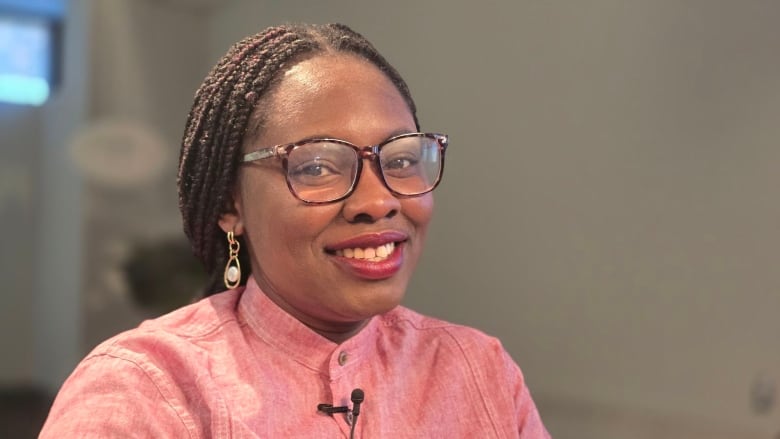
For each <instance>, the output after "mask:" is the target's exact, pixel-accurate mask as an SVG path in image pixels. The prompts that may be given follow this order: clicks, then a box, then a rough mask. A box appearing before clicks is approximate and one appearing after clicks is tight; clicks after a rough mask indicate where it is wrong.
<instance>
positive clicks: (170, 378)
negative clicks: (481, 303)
mask: <svg viewBox="0 0 780 439" xmlns="http://www.w3.org/2000/svg"><path fill="white" fill-rule="evenodd" d="M355 388H361V389H363V391H364V393H365V400H364V402H363V404H362V405H361V409H360V415H359V416H358V417H357V423H356V428H355V437H359V438H523V439H530V438H534V439H535V438H549V437H550V436H549V434H548V433H547V431H546V429H545V427H544V426H543V424H542V422H541V420H540V417H539V413H538V411H537V409H536V406H535V405H534V402H533V400H532V399H531V396H530V394H529V391H528V388H527V387H526V385H525V382H524V380H523V375H522V373H521V372H520V369H519V368H518V367H517V365H516V364H515V363H514V361H512V359H511V358H510V357H509V355H508V354H507V352H506V351H505V350H504V349H503V348H502V346H501V344H500V342H499V341H498V340H496V339H495V338H492V337H489V336H486V335H484V334H483V333H481V332H479V331H477V330H474V329H471V328H467V327H464V326H459V325H453V324H450V323H446V322H443V321H441V320H436V319H432V318H429V317H425V316H422V315H420V314H417V313H415V312H413V311H411V310H409V309H407V308H404V307H400V306H399V307H397V308H395V309H394V310H392V311H390V312H388V313H386V314H383V315H379V316H376V317H374V318H373V319H371V321H370V322H369V323H368V324H367V325H366V326H365V327H364V328H363V329H362V330H361V331H360V332H359V333H358V334H357V335H355V336H353V337H352V338H350V339H349V340H347V341H345V342H343V343H341V344H337V343H334V342H331V341H330V340H328V339H326V338H324V337H322V336H320V335H319V334H317V333H315V332H314V331H312V330H311V329H309V328H308V327H306V326H304V325H303V324H301V323H300V322H299V321H298V320H296V319H295V318H293V317H292V316H290V315H289V314H287V313H286V312H284V311H283V310H281V309H280V308H279V307H278V306H276V304H274V303H273V302H272V301H271V300H270V299H268V298H267V296H266V295H265V294H264V293H263V292H262V291H260V289H259V287H258V286H257V284H256V283H255V282H254V281H253V280H252V279H250V281H249V283H248V285H247V287H246V288H240V289H237V290H233V291H229V292H225V293H221V294H217V295H215V296H211V297H209V298H207V299H204V300H201V301H200V302H198V303H196V304H193V305H190V306H187V307H184V308H181V309H179V310H177V311H174V312H173V313H170V314H168V315H165V316H163V317H160V318H158V319H155V320H150V321H147V322H144V323H143V324H141V325H140V326H139V327H138V328H136V329H133V330H131V331H128V332H125V333H123V334H120V335H118V336H116V337H114V338H112V339H109V340H107V341H106V342H104V343H102V344H101V345H99V346H98V347H97V348H95V350H93V351H92V352H91V353H90V354H89V355H88V356H87V357H86V358H85V359H84V360H83V361H82V362H81V363H80V364H79V365H78V367H77V368H76V370H75V371H74V372H73V374H72V375H71V376H70V377H69V378H68V379H67V381H66V382H65V384H64V385H63V386H62V389H61V390H60V392H59V394H58V396H57V398H56V400H55V402H54V405H53V407H52V409H51V412H50V414H49V417H48V419H47V421H46V424H45V425H44V428H43V430H42V431H41V434H40V437H41V438H69V437H79V438H86V437H153V438H185V437H189V438H209V437H214V438H348V437H349V429H350V426H349V423H348V420H347V417H346V416H344V414H343V413H339V414H334V415H332V416H330V415H327V414H324V413H322V412H318V411H317V405H318V404H320V403H328V404H332V405H334V406H343V405H350V406H351V402H350V401H349V398H350V394H351V393H352V390H353V389H355Z"/></svg>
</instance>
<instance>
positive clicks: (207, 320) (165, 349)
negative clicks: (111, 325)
mask: <svg viewBox="0 0 780 439" xmlns="http://www.w3.org/2000/svg"><path fill="white" fill-rule="evenodd" d="M240 296H241V291H240V290H233V291H228V292H224V293H220V294H216V295H213V296H209V297H207V298H204V299H201V300H199V301H197V302H194V303H191V304H189V305H186V306H183V307H181V308H178V309H176V310H174V311H171V312H170V313H168V314H164V315H162V316H160V317H157V318H154V319H150V320H146V321H144V322H142V323H141V324H140V325H139V326H137V327H135V328H133V329H130V330H127V331H124V332H122V333H120V334H117V335H115V336H113V337H111V338H109V339H107V340H105V341H104V342H102V343H100V344H99V345H97V346H96V347H95V348H94V349H93V350H92V352H91V353H90V354H89V355H87V358H89V357H94V356H100V355H105V354H109V355H112V356H122V357H126V356H128V355H132V354H138V355H144V356H148V355H150V354H154V353H160V354H164V353H168V354H170V353H172V351H176V350H182V349H188V350H190V351H191V350H197V346H198V345H200V344H201V343H203V342H207V341H213V340H211V339H213V338H215V337H218V336H219V335H220V332H222V331H223V330H224V328H225V327H226V326H231V325H233V324H236V323H237V317H236V316H237V314H236V308H237V304H238V300H239V298H240Z"/></svg>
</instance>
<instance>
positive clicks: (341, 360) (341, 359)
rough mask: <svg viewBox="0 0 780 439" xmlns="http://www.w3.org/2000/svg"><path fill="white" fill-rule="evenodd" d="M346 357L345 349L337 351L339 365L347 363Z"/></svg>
mask: <svg viewBox="0 0 780 439" xmlns="http://www.w3.org/2000/svg"><path fill="white" fill-rule="evenodd" d="M348 358H349V356H348V355H347V352H346V351H341V352H339V366H343V365H345V364H347V359H348Z"/></svg>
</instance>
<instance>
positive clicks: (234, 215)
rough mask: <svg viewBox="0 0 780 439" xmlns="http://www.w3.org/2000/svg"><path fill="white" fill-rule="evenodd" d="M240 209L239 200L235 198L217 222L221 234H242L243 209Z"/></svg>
mask: <svg viewBox="0 0 780 439" xmlns="http://www.w3.org/2000/svg"><path fill="white" fill-rule="evenodd" d="M241 207H242V206H241V200H240V198H239V197H238V196H235V198H234V201H233V205H232V206H231V208H230V209H228V210H227V211H226V212H225V213H223V214H222V216H220V217H219V221H218V222H217V223H218V224H219V228H220V229H222V231H223V232H225V233H227V232H233V233H234V234H235V235H236V236H241V235H243V234H244V222H243V220H242V218H243V214H242V212H243V209H242V208H241Z"/></svg>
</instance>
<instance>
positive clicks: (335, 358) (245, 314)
mask: <svg viewBox="0 0 780 439" xmlns="http://www.w3.org/2000/svg"><path fill="white" fill-rule="evenodd" d="M238 314H239V318H240V320H242V321H245V322H246V323H247V326H248V327H249V329H250V330H251V332H252V333H253V334H254V335H255V336H257V338H259V339H260V340H262V341H263V342H264V343H267V344H269V345H271V346H272V347H274V348H275V349H277V350H279V351H281V352H284V353H285V354H286V355H288V356H289V357H291V358H293V359H294V360H295V361H297V362H298V363H300V364H302V365H304V366H306V367H308V368H310V369H313V370H315V371H317V372H320V373H322V372H325V373H327V374H328V375H330V378H331V379H336V378H338V375H341V374H343V373H345V372H347V371H349V370H350V369H352V368H353V367H355V366H356V365H358V364H360V362H361V361H362V359H365V358H367V357H368V356H369V355H370V353H371V351H373V350H374V349H376V344H377V339H376V337H377V334H378V327H377V325H379V323H378V322H377V320H379V319H378V318H377V317H376V316H375V317H372V318H371V319H370V320H369V322H368V323H367V324H366V325H365V326H364V327H363V328H362V329H361V330H360V331H359V332H358V333H357V334H355V335H353V336H352V337H351V338H349V339H347V340H345V341H343V342H342V343H335V342H333V341H331V340H329V339H327V338H325V337H323V336H322V335H320V334H318V333H317V332H315V331H314V330H312V329H311V328H309V327H308V326H306V325H304V324H303V323H301V322H300V321H299V320H298V319H296V318H295V317H293V316H291V315H290V314H288V313H287V312H286V311H285V310H283V309H282V308H280V307H279V306H278V305H277V304H276V303H274V301H272V300H271V299H270V298H268V296H267V295H266V294H265V293H264V292H263V291H262V290H261V289H260V286H258V285H257V282H256V281H255V279H254V278H253V277H251V276H250V278H249V280H248V281H247V283H246V287H245V289H244V292H243V293H242V295H241V299H240V301H239V304H238ZM345 355H346V356H347V358H348V361H340V358H341V360H343V359H344V358H345V357H344V356H345Z"/></svg>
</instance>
